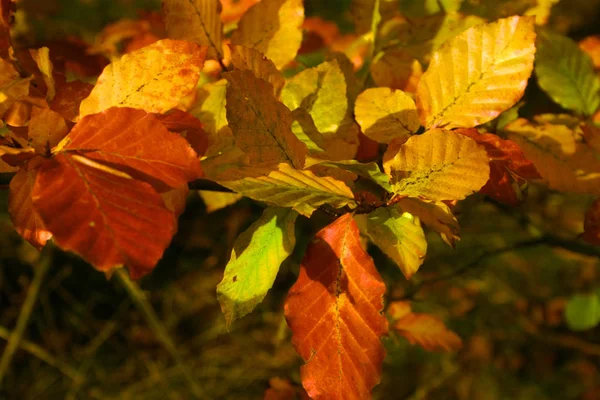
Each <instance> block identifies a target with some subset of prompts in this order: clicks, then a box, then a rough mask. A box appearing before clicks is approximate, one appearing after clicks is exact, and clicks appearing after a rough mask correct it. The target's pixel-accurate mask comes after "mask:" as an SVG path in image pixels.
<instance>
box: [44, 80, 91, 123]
mask: <svg viewBox="0 0 600 400" xmlns="http://www.w3.org/2000/svg"><path fill="white" fill-rule="evenodd" d="M93 88H94V85H91V84H89V83H87V82H82V81H71V82H66V81H64V80H63V81H60V82H57V87H56V96H55V97H54V100H52V103H50V108H51V109H53V110H54V111H56V112H57V113H59V114H60V115H62V116H63V117H64V118H65V119H67V120H69V121H75V120H76V119H77V117H78V116H79V105H80V104H81V101H82V100H83V99H85V98H86V97H88V96H89V95H90V93H91V92H92V89H93Z"/></svg>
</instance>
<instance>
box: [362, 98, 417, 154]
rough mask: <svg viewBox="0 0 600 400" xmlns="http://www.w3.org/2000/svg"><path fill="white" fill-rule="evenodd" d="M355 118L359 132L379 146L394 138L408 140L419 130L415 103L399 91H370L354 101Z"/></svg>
mask: <svg viewBox="0 0 600 400" xmlns="http://www.w3.org/2000/svg"><path fill="white" fill-rule="evenodd" d="M354 115H355V117H356V121H357V122H358V123H359V124H360V127H361V128H362V132H363V133H364V134H365V135H367V136H368V137H370V138H371V139H373V140H376V141H378V142H380V143H389V142H391V141H392V139H394V138H397V137H402V136H405V137H408V136H410V135H412V134H413V133H415V132H416V131H417V130H418V129H419V127H420V123H419V115H418V114H417V107H416V106H415V102H414V101H413V100H412V99H411V98H410V97H409V96H408V95H406V94H405V93H404V92H402V91H400V90H391V89H389V88H373V89H367V90H365V91H364V92H362V93H361V94H360V95H359V96H358V98H357V99H356V104H355V105H354Z"/></svg>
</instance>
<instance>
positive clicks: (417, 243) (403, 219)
mask: <svg viewBox="0 0 600 400" xmlns="http://www.w3.org/2000/svg"><path fill="white" fill-rule="evenodd" d="M367 232H368V233H369V237H370V238H371V240H372V241H373V243H375V244H376V245H377V247H379V248H380V249H381V250H382V251H383V252H384V253H385V254H387V256H388V257H389V258H391V259H392V260H394V262H395V263H396V264H398V266H399V267H400V270H401V271H402V273H403V274H404V276H405V277H406V279H410V277H411V276H412V275H413V274H414V273H415V272H417V270H418V269H419V267H420V266H421V264H423V261H424V260H425V254H426V253H427V240H425V233H424V232H423V228H422V227H421V222H420V221H419V217H415V216H413V215H412V214H410V213H408V212H405V213H402V212H400V211H399V210H398V208H397V207H394V206H392V207H381V208H378V209H377V210H375V211H373V212H371V213H370V214H369V216H368V219H367Z"/></svg>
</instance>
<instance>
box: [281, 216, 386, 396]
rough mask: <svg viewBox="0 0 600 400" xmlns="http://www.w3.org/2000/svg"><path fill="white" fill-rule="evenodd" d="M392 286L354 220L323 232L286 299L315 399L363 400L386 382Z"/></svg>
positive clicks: (306, 385) (287, 314) (348, 218)
mask: <svg viewBox="0 0 600 400" xmlns="http://www.w3.org/2000/svg"><path fill="white" fill-rule="evenodd" d="M384 292H385V284H384V283H383V281H382V279H381V277H380V276H379V273H378V272H377V270H376V269H375V265H374V264H373V260H372V259H371V257H369V255H368V254H367V253H366V252H365V251H364V250H363V248H362V247H361V244H360V235H359V232H358V227H357V226H356V223H355V222H354V220H353V218H352V215H350V214H345V215H344V216H342V217H340V218H338V219H337V220H336V221H335V222H333V223H332V224H331V225H329V226H327V227H325V228H323V229H322V230H321V231H320V232H319V233H317V237H316V239H315V240H314V241H313V242H311V243H310V244H309V246H308V249H307V252H306V255H305V256H304V259H303V260H302V263H301V266H300V275H299V276H298V280H297V281H296V283H295V284H294V286H292V288H291V289H290V291H289V293H288V297H287V299H286V301H285V317H286V319H287V322H288V325H289V326H290V328H291V330H292V343H293V344H294V347H295V348H296V351H297V352H298V353H299V354H300V355H301V356H302V358H303V359H304V361H305V362H306V364H305V365H304V366H302V367H301V370H300V371H301V378H302V384H303V386H304V388H305V389H306V391H307V392H308V394H309V396H310V397H311V398H313V399H348V398H356V399H364V398H369V397H370V391H371V389H372V388H373V386H375V385H376V384H377V383H378V382H379V379H380V376H381V364H382V362H383V358H384V355H385V350H384V348H383V345H382V344H381V341H380V338H381V336H382V335H385V334H386V333H387V321H386V319H385V318H384V317H383V316H382V315H381V311H382V309H383V298H382V296H383V294H384Z"/></svg>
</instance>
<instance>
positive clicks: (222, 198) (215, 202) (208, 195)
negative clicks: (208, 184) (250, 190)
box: [198, 190, 243, 213]
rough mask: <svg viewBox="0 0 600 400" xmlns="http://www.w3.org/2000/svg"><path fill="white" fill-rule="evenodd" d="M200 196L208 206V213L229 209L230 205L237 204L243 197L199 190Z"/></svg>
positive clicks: (235, 194) (236, 194)
mask: <svg viewBox="0 0 600 400" xmlns="http://www.w3.org/2000/svg"><path fill="white" fill-rule="evenodd" d="M198 194H199V195H200V197H201V198H202V201H203V202H204V205H205V206H206V212H207V213H212V212H215V211H218V210H221V209H223V208H225V207H229V206H230V205H232V204H235V203H237V202H238V200H240V199H241V198H242V197H243V196H242V195H241V194H238V193H226V192H209V191H207V190H199V191H198Z"/></svg>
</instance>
